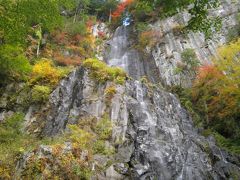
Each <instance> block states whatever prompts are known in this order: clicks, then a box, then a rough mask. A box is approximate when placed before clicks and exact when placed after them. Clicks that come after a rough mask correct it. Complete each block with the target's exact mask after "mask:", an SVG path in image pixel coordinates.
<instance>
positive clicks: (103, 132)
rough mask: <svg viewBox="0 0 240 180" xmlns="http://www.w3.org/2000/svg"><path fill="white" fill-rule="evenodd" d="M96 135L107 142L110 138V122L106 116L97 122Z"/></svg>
mask: <svg viewBox="0 0 240 180" xmlns="http://www.w3.org/2000/svg"><path fill="white" fill-rule="evenodd" d="M96 133H97V134H98V137H99V139H101V140H107V139H110V138H111V135H112V122H111V120H110V119H109V118H108V117H107V116H105V117H103V118H102V119H101V120H100V121H98V122H97V125H96Z"/></svg>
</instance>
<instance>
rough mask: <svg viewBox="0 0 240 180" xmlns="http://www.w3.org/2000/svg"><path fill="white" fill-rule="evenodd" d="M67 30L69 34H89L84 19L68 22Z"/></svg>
mask: <svg viewBox="0 0 240 180" xmlns="http://www.w3.org/2000/svg"><path fill="white" fill-rule="evenodd" d="M65 30H66V32H67V33H68V34H70V35H72V36H75V35H77V34H80V35H82V36H84V35H86V34H87V27H86V24H85V22H84V21H80V22H69V21H68V22H67V24H66V27H65Z"/></svg>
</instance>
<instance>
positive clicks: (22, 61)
mask: <svg viewBox="0 0 240 180" xmlns="http://www.w3.org/2000/svg"><path fill="white" fill-rule="evenodd" d="M30 72H31V65H30V64H29V61H28V60H27V58H26V57H25V56H24V53H23V49H22V48H20V47H19V46H13V45H1V46H0V79H1V80H0V84H1V83H4V82H5V81H6V80H11V79H23V78H25V76H26V75H27V74H28V73H30Z"/></svg>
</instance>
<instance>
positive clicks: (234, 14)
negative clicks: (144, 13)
mask: <svg viewBox="0 0 240 180" xmlns="http://www.w3.org/2000/svg"><path fill="white" fill-rule="evenodd" d="M239 12H240V2H239V1H234V2H233V1H231V0H222V1H221V5H220V7H219V8H218V9H216V10H214V11H212V12H210V13H211V14H212V15H214V16H219V17H221V19H222V29H221V31H220V32H217V33H215V34H214V36H213V37H212V39H211V40H205V37H204V35H203V34H202V33H193V32H190V33H183V32H181V30H182V29H181V27H183V26H184V25H186V23H187V21H188V20H189V14H188V13H186V12H182V13H179V14H177V15H175V16H173V17H170V18H166V19H164V20H161V21H158V22H156V23H154V24H152V25H151V28H152V29H153V30H156V31H158V32H159V33H160V34H162V36H161V38H160V39H158V43H157V45H156V46H155V47H154V48H153V49H152V50H150V51H151V54H152V55H153V58H154V60H155V62H156V64H157V67H158V68H159V73H160V77H161V78H162V80H163V82H164V84H165V85H169V86H171V85H179V84H180V83H181V81H182V80H184V82H183V83H181V85H183V86H186V87H187V86H190V85H191V82H190V79H189V77H185V76H181V75H179V74H176V73H175V69H176V67H177V64H178V63H180V62H181V53H182V52H183V51H184V50H185V49H187V48H190V49H193V50H194V51H195V52H196V55H197V57H198V59H199V60H200V62H201V63H202V64H205V63H210V62H211V58H212V57H214V56H216V49H217V48H218V47H219V45H222V44H224V43H226V42H227V41H228V38H231V37H230V36H233V35H234V33H235V34H236V32H235V30H234V28H235V29H236V26H238V27H237V28H238V29H239V26H240V22H239Z"/></svg>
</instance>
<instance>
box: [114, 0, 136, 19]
mask: <svg viewBox="0 0 240 180" xmlns="http://www.w3.org/2000/svg"><path fill="white" fill-rule="evenodd" d="M133 1H134V0H125V1H124V2H122V3H120V4H119V5H118V6H117V9H116V10H115V11H114V12H113V13H112V17H113V18H119V17H120V16H121V15H122V13H123V12H124V11H125V9H126V8H127V7H128V6H129V5H130V4H131V3H133Z"/></svg>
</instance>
